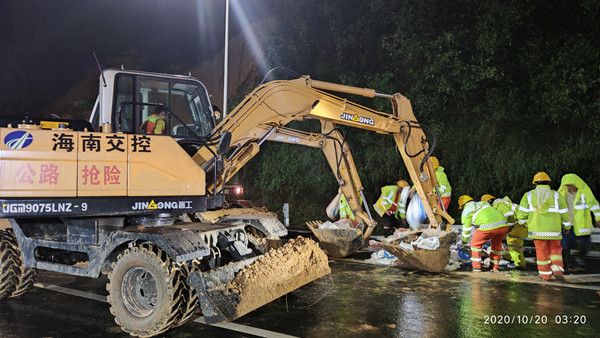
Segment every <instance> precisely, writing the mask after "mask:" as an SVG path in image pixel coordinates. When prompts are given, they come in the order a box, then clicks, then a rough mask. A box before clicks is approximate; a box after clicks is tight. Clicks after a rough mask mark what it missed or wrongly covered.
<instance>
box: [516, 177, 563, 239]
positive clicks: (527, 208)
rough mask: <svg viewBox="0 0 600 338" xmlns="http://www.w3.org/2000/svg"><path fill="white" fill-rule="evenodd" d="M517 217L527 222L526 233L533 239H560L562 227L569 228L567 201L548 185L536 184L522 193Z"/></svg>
mask: <svg viewBox="0 0 600 338" xmlns="http://www.w3.org/2000/svg"><path fill="white" fill-rule="evenodd" d="M517 218H518V219H519V223H521V224H527V230H528V232H527V235H528V237H529V238H534V239H561V238H562V228H565V229H570V228H571V222H570V221H569V209H568V208H567V201H566V200H565V198H564V197H563V196H561V195H560V194H559V193H558V192H556V191H554V190H552V189H550V186H548V185H538V186H537V187H535V189H534V190H531V191H529V192H527V193H526V194H525V195H523V198H521V203H519V209H518V210H517ZM561 223H562V226H561Z"/></svg>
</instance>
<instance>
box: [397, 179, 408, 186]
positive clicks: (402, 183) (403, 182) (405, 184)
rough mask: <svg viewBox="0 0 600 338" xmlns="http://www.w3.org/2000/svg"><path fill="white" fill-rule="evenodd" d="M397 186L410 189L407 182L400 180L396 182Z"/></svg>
mask: <svg viewBox="0 0 600 338" xmlns="http://www.w3.org/2000/svg"><path fill="white" fill-rule="evenodd" d="M396 184H397V185H398V186H400V188H404V187H408V182H406V181H405V180H400V181H398V182H396Z"/></svg>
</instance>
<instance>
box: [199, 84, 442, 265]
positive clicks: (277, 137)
mask: <svg viewBox="0 0 600 338" xmlns="http://www.w3.org/2000/svg"><path fill="white" fill-rule="evenodd" d="M323 90H330V91H338V92H343V93H348V94H356V95H362V96H366V97H374V96H384V97H388V98H389V99H390V100H391V103H392V108H393V113H392V114H386V113H383V112H379V111H376V110H373V109H370V108H367V107H364V106H361V105H358V104H356V103H353V102H351V101H348V100H347V99H343V98H340V97H337V96H334V95H332V94H330V93H327V92H325V91H323ZM308 119H317V120H320V121H321V129H322V131H321V134H320V135H318V134H311V133H304V132H300V131H297V130H293V129H289V128H286V127H285V126H286V125H287V124H288V123H289V122H291V121H302V120H308ZM336 125H346V126H350V127H355V128H359V129H365V130H369V131H374V132H377V133H381V134H391V135H392V136H393V138H394V140H395V142H396V146H397V147H398V151H399V153H400V154H401V156H402V159H403V161H404V164H405V166H406V168H407V170H408V172H409V175H410V178H411V180H412V182H413V183H414V185H415V188H416V191H417V192H418V194H419V197H420V198H421V200H422V201H423V206H424V210H425V213H426V214H427V217H428V219H429V222H430V224H431V226H432V227H439V226H440V224H441V223H442V222H443V219H446V221H447V222H448V223H450V224H452V223H453V220H452V218H451V217H450V216H448V214H447V213H446V212H445V211H444V210H440V209H439V208H438V196H437V194H436V187H438V186H439V183H438V182H437V179H436V176H435V172H434V170H433V165H432V163H431V161H429V159H428V157H429V154H430V153H431V151H432V149H430V148H429V144H428V142H427V140H426V138H425V134H424V132H423V129H424V128H426V127H424V126H423V125H422V124H420V123H418V122H417V121H416V118H415V116H414V114H413V111H412V107H411V104H410V101H409V100H408V99H407V98H406V97H404V96H402V95H401V94H393V95H387V94H378V93H376V92H375V90H372V89H366V88H357V87H351V86H345V85H339V84H334V83H328V82H323V81H315V80H312V79H310V78H309V77H308V76H304V77H300V78H298V79H294V80H281V81H272V82H268V83H266V84H264V85H261V86H259V87H258V88H256V89H255V90H254V91H253V92H251V93H250V94H249V95H247V96H246V98H245V99H244V100H243V101H242V102H241V103H240V104H239V105H238V106H237V107H236V108H235V109H234V110H233V111H232V112H231V113H230V114H229V115H228V116H227V117H226V118H225V119H224V120H223V121H222V122H221V123H220V124H219V125H217V126H216V128H215V131H214V133H213V135H216V134H217V133H220V132H222V131H227V132H230V133H231V135H232V138H231V140H232V141H231V145H232V146H233V147H235V148H236V150H235V151H233V153H232V154H231V155H230V156H229V157H228V158H227V159H226V161H225V168H226V169H225V170H224V174H223V175H220V176H219V177H218V178H217V180H216V183H215V184H213V185H212V186H210V185H209V187H208V190H214V189H220V188H221V187H222V186H223V184H224V183H225V182H226V180H227V178H228V177H231V176H233V174H235V172H237V171H238V170H239V169H240V168H241V167H242V166H243V165H244V164H245V163H247V162H248V161H249V160H250V159H251V158H252V157H253V156H255V155H256V154H257V153H258V152H259V151H260V145H261V144H262V143H263V142H264V141H266V140H271V141H277V142H286V143H297V144H301V145H306V146H311V147H318V148H321V149H322V150H323V152H324V154H325V156H326V158H327V160H328V163H329V165H330V167H331V169H332V171H333V172H334V174H335V175H336V179H337V181H338V183H339V185H340V188H341V190H342V193H343V194H344V195H345V196H346V198H347V200H348V205H349V206H350V208H351V209H352V211H353V213H354V215H355V217H356V219H357V223H358V224H357V228H356V229H350V230H352V231H350V232H348V231H345V229H344V231H343V232H344V234H339V233H335V234H333V233H334V231H319V229H317V228H315V227H314V226H310V225H309V227H310V228H311V230H313V232H314V233H315V234H316V235H317V237H318V238H319V239H320V241H321V243H322V244H325V243H329V244H331V245H327V244H325V245H324V247H326V246H329V247H330V248H329V249H326V251H327V252H328V254H330V255H332V256H336V257H344V256H347V255H349V254H351V253H353V252H355V251H356V250H358V248H360V247H361V246H362V245H363V244H364V242H365V241H366V239H367V238H368V236H370V235H371V233H372V231H373V229H374V227H375V225H376V224H375V222H374V221H373V219H372V217H371V215H370V214H369V212H368V207H367V206H366V203H365V207H364V208H363V207H362V206H361V202H360V201H361V195H362V190H363V187H362V184H361V182H360V178H359V177H358V173H357V170H356V167H355V165H354V161H353V159H352V155H351V152H350V149H349V147H348V145H347V144H346V143H345V141H344V139H343V136H342V135H341V134H340V133H339V131H338V129H337V127H336ZM208 148H209V147H208V146H207V147H203V148H200V150H199V151H198V152H197V153H196V154H195V155H194V159H195V160H196V161H198V162H201V163H204V162H206V161H208V160H209V159H210V158H211V157H212V151H214V150H212V151H211V149H208ZM363 197H364V196H363ZM363 200H364V198H363ZM340 230H342V229H340ZM326 234H330V235H331V234H332V235H331V236H327V235H326ZM340 238H343V240H342V242H344V243H345V245H342V244H341V243H339V241H338V240H337V239H340Z"/></svg>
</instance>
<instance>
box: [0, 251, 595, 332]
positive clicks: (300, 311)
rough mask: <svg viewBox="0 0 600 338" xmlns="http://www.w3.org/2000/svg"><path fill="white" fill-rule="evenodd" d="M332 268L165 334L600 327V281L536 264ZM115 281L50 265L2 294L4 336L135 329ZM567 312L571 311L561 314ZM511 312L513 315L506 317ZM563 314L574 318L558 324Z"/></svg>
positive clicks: (345, 264) (344, 264) (340, 264)
mask: <svg viewBox="0 0 600 338" xmlns="http://www.w3.org/2000/svg"><path fill="white" fill-rule="evenodd" d="M330 266H331V268H332V275H331V276H327V277H324V278H322V279H320V280H318V281H316V282H314V283H311V284H309V285H306V286H304V287H303V288H301V289H299V290H296V291H295V292H292V293H290V294H288V295H287V296H285V297H282V298H280V299H278V300H276V301H274V302H272V303H270V304H267V305H266V306H264V307H262V308H260V309H258V310H256V311H253V312H251V313H250V314H248V315H246V316H244V317H242V318H240V319H238V320H236V321H235V323H234V324H227V325H226V326H225V327H224V328H220V327H214V326H209V325H205V324H202V323H200V322H199V321H200V320H201V319H198V318H199V317H194V319H193V320H192V321H190V322H188V323H186V324H185V325H183V326H181V327H179V328H176V329H173V330H171V331H168V332H167V333H165V334H163V335H161V337H200V336H205V337H255V336H265V337H278V336H279V337H281V336H282V335H291V336H298V337H411V336H427V337H434V336H435V337H453V336H462V337H465V336H471V337H488V336H489V337H521V336H527V337H531V336H543V337H551V336H554V337H555V336H568V337H571V336H587V337H593V336H596V337H597V336H598V335H599V334H600V321H599V320H598V319H599V318H600V316H599V315H600V310H599V309H600V291H598V290H600V287H598V286H597V285H598V284H597V283H596V284H595V285H594V284H592V285H589V284H588V285H584V286H583V288H574V287H565V286H563V285H562V284H560V283H545V284H544V283H540V282H537V281H536V279H535V278H536V277H535V273H532V272H529V273H521V274H519V273H518V272H504V273H501V276H499V277H498V276H490V275H491V273H486V272H483V273H481V274H479V275H477V276H474V275H473V274H471V273H467V272H461V273H445V274H438V275H435V274H429V273H420V272H409V271H406V270H401V269H398V268H394V267H385V266H376V265H369V264H365V263H361V262H355V261H331V262H330ZM518 280H521V282H518ZM522 280H526V281H525V282H523V281H522ZM105 283H106V278H100V279H89V278H83V277H73V276H65V275H58V274H54V273H49V272H41V273H40V275H39V276H38V283H37V284H36V287H34V288H33V290H31V291H30V292H28V293H27V294H25V295H23V296H21V297H19V298H11V299H6V300H3V301H1V302H0V337H28V338H29V337H128V335H127V334H125V333H123V332H121V330H120V328H119V327H118V326H117V325H116V324H115V322H114V321H113V318H112V315H111V314H110V312H109V305H108V304H107V303H106V300H105V296H106V291H105ZM78 292H79V293H78ZM562 315H567V316H568V317H557V316H562ZM500 316H502V318H500ZM576 316H577V317H576ZM507 319H508V321H509V322H512V323H502V324H500V323H499V321H503V322H504V321H506V320H507ZM557 320H560V321H562V322H565V321H568V323H562V324H558V323H557ZM575 321H577V322H575ZM523 322H528V323H527V324H524V323H523ZM532 322H533V323H532Z"/></svg>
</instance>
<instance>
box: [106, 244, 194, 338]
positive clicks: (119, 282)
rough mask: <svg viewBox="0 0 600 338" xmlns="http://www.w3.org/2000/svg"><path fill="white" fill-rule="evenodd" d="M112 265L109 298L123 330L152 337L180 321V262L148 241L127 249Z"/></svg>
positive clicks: (108, 285)
mask: <svg viewBox="0 0 600 338" xmlns="http://www.w3.org/2000/svg"><path fill="white" fill-rule="evenodd" d="M111 268H112V269H111V271H110V272H109V274H108V284H106V290H107V291H108V293H109V295H108V297H107V299H108V303H109V304H110V305H111V307H110V312H111V313H112V314H113V316H114V317H115V322H116V323H117V324H118V325H119V326H120V327H121V329H123V331H125V332H127V333H129V334H131V335H132V336H139V337H150V336H154V335H157V334H160V333H162V332H164V331H166V330H168V329H169V328H170V327H171V326H172V325H173V324H174V323H175V322H176V321H177V320H178V317H179V316H180V302H181V297H182V295H181V293H182V290H183V289H184V286H185V283H184V281H183V280H182V278H181V277H182V275H181V273H180V271H179V268H178V267H177V265H176V264H174V263H173V262H172V261H171V259H170V258H169V257H168V256H167V255H166V254H165V253H164V252H163V251H162V250H160V249H159V248H157V247H155V246H153V245H147V244H143V245H138V246H135V247H132V248H128V249H125V250H124V251H123V252H122V253H121V254H120V255H119V256H117V261H116V262H114V263H113V264H112V266H111Z"/></svg>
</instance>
